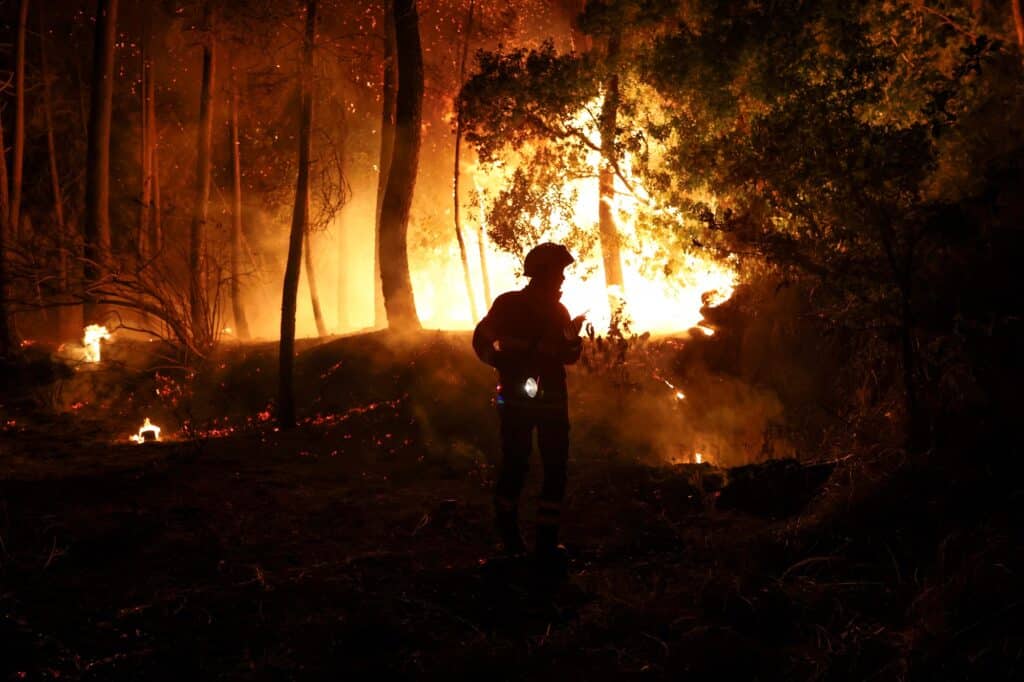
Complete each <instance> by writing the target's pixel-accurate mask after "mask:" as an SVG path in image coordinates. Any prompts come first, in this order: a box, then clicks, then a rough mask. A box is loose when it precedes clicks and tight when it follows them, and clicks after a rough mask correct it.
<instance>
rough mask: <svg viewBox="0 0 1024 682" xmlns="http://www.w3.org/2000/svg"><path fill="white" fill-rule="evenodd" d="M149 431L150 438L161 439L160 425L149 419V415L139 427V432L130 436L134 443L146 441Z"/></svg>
mask: <svg viewBox="0 0 1024 682" xmlns="http://www.w3.org/2000/svg"><path fill="white" fill-rule="evenodd" d="M147 433H149V434H151V435H150V436H149V437H148V439H149V440H153V441H158V440H160V427H159V426H157V425H156V424H154V423H153V422H151V421H149V417H146V419H145V421H143V422H142V426H141V427H139V432H138V433H137V434H132V435H131V436H129V437H128V438H129V440H131V441H132V442H133V443H145V442H146V440H147V436H146V434H147Z"/></svg>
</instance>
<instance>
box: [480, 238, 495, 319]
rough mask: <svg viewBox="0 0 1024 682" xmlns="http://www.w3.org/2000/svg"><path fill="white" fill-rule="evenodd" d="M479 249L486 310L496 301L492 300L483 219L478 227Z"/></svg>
mask: <svg viewBox="0 0 1024 682" xmlns="http://www.w3.org/2000/svg"><path fill="white" fill-rule="evenodd" d="M476 246H477V250H478V251H479V252H480V279H482V280H483V281H484V306H483V307H484V310H489V309H490V307H491V304H492V303H493V302H494V301H492V300H491V277H490V275H488V274H487V232H486V231H485V230H484V224H483V222H482V221H481V223H480V226H479V227H478V228H477V241H476Z"/></svg>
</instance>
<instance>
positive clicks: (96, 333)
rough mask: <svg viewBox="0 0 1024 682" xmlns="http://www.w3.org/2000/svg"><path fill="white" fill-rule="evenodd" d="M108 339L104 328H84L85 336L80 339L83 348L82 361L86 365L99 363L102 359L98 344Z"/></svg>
mask: <svg viewBox="0 0 1024 682" xmlns="http://www.w3.org/2000/svg"><path fill="white" fill-rule="evenodd" d="M109 339H110V332H109V331H107V328H106V327H104V326H102V325H98V324H90V325H89V326H88V327H86V328H85V335H84V336H83V337H82V345H83V346H84V347H85V349H84V350H85V353H84V355H83V357H82V361H83V362H88V363H97V362H99V361H100V359H101V357H102V355H101V349H100V342H101V341H107V340H109Z"/></svg>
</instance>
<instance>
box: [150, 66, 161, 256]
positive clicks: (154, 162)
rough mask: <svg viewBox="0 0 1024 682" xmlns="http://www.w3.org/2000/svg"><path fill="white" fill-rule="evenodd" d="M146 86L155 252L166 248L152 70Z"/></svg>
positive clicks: (152, 242)
mask: <svg viewBox="0 0 1024 682" xmlns="http://www.w3.org/2000/svg"><path fill="white" fill-rule="evenodd" d="M146 86H147V87H148V88H149V123H148V124H147V126H148V128H149V132H148V133H147V134H146V137H147V138H148V140H149V150H150V155H151V159H150V164H151V165H150V170H151V171H152V172H153V210H152V212H151V214H150V217H151V218H152V226H151V227H152V232H151V234H150V238H149V244H150V246H151V247H152V249H153V253H160V252H161V251H163V248H164V233H163V223H162V221H161V213H160V134H159V132H158V131H157V127H156V85H155V84H154V82H153V74H152V72H150V74H149V80H148V81H147V82H146Z"/></svg>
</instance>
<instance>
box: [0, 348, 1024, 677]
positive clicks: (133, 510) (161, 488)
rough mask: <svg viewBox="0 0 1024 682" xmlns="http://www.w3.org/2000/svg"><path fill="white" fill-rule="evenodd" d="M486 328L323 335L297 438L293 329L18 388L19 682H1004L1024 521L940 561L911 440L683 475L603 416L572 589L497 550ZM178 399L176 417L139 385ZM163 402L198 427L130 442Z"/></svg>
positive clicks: (12, 570) (4, 662)
mask: <svg viewBox="0 0 1024 682" xmlns="http://www.w3.org/2000/svg"><path fill="white" fill-rule="evenodd" d="M453 339H454V341H453ZM465 342H466V339H465V338H463V336H458V335H455V336H452V335H449V336H444V337H436V338H434V340H433V341H431V342H430V343H428V344H425V345H423V346H421V347H420V350H418V351H416V352H410V351H407V350H402V349H398V348H395V347H393V346H392V345H390V344H388V343H386V342H384V341H382V339H381V337H379V335H377V336H375V335H369V336H366V337H362V338H354V339H341V340H337V341H334V342H331V343H328V344H324V345H321V346H316V347H312V348H309V347H307V348H306V350H305V351H304V352H303V353H302V354H301V355H300V358H299V376H298V379H297V384H298V386H299V393H300V395H305V396H306V397H305V398H304V399H303V404H302V406H301V407H302V410H303V413H304V414H305V415H306V418H305V419H304V421H303V423H302V424H301V425H300V426H299V427H298V428H297V429H295V430H291V431H288V432H281V431H278V430H277V429H276V428H275V427H274V425H273V422H272V421H270V420H269V419H267V418H266V413H265V408H266V400H267V399H268V396H269V395H273V390H272V381H269V380H268V378H267V377H268V375H270V374H272V371H271V370H272V367H273V363H274V355H273V352H272V350H271V349H270V348H269V347H255V346H254V347H251V348H249V349H236V350H235V351H234V353H233V354H232V355H231V356H230V357H229V358H225V359H224V361H223V362H221V363H220V364H219V365H218V366H217V367H218V369H219V370H220V371H219V372H211V373H210V375H209V376H208V377H200V378H198V379H195V381H193V382H192V383H191V384H190V385H189V386H188V387H186V388H182V386H181V385H180V384H179V383H175V382H174V381H171V380H168V379H164V380H159V381H156V382H155V383H152V384H151V383H150V382H152V381H153V379H152V376H153V373H152V372H149V373H148V374H146V377H148V378H142V379H138V383H137V384H133V383H132V382H131V381H129V380H127V379H125V378H124V377H126V376H129V375H130V374H131V372H130V371H129V370H130V368H128V367H126V366H123V365H122V366H121V367H120V368H119V369H118V370H117V371H114V370H109V371H107V372H106V374H101V373H97V374H96V375H95V376H94V377H91V378H88V379H87V380H86V379H81V378H74V379H72V380H69V381H68V382H67V383H66V385H65V387H64V389H63V395H61V396H58V397H55V395H54V394H53V393H52V390H53V389H52V388H51V389H49V390H51V393H50V394H49V398H48V399H49V400H50V401H51V402H52V403H53V404H55V405H57V404H59V405H65V406H67V405H70V406H74V407H67V408H66V409H62V410H52V409H51V410H42V409H39V402H40V401H39V399H38V395H37V396H36V399H35V401H34V402H32V403H31V405H32V407H31V408H30V407H29V406H27V405H28V403H17V402H12V401H9V402H8V404H7V405H5V407H4V409H5V410H6V412H5V417H4V418H5V422H4V426H3V430H2V432H0V675H2V676H3V677H4V678H9V679H30V680H31V679H57V678H60V679H93V680H122V679H125V680H127V679H137V680H165V679H166V680H171V679H174V680H179V679H184V678H192V679H232V680H249V679H251V680H262V679H310V678H321V677H327V676H332V677H337V676H339V675H342V674H352V675H360V676H363V675H366V676H368V675H384V674H387V675H392V674H398V675H401V676H406V677H412V676H415V677H424V678H434V677H438V678H440V677H444V678H447V679H461V678H469V677H470V676H473V677H476V676H487V677H488V678H490V679H527V678H529V679H555V678H561V679H565V678H568V679H607V678H611V677H614V676H616V675H618V674H621V673H624V672H646V673H648V674H650V675H652V676H654V677H658V678H666V679H668V678H676V677H678V676H679V675H685V676H687V678H688V679H716V680H733V679H760V680H816V679H829V680H854V679H867V678H869V677H871V676H875V678H876V679H906V678H908V677H916V678H918V679H966V678H970V677H974V675H973V674H968V673H969V672H970V671H978V672H979V674H978V676H977V677H976V679H1000V678H1001V676H1002V675H1003V674H1004V673H1006V672H1007V671H1011V670H1016V668H1013V666H1014V665H1021V663H1020V662H1019V661H1020V660H1021V659H1020V651H1021V648H1022V647H1021V642H1022V641H1024V640H1022V638H1021V634H1020V626H1019V625H1008V623H1013V622H1015V621H1017V620H1019V616H1020V613H1019V611H1018V610H1017V605H1019V604H1020V601H1019V599H1020V597H1021V593H1022V591H1024V588H1022V586H1021V585H1020V584H1019V583H1020V581H1019V580H1017V579H1016V578H1015V576H1016V575H1019V573H1015V571H1018V570H1019V569H1020V568H1021V566H1022V562H1021V555H1020V547H1019V544H1018V543H1015V542H1013V541H1008V540H1007V541H1003V542H1002V543H1001V544H1000V542H999V541H998V538H1002V537H1003V535H1002V533H1003V531H1002V530H998V531H991V532H989V533H988V534H987V535H986V534H984V533H982V534H977V533H975V534H972V535H971V536H970V537H961V536H955V537H957V538H959V539H954V541H953V542H952V545H951V546H949V547H946V548H945V549H944V550H943V551H944V552H945V555H943V556H944V558H943V561H945V563H944V564H940V566H939V567H938V568H935V567H934V563H935V562H934V552H933V551H932V550H933V549H934V547H935V546H936V545H937V544H939V543H940V541H943V539H945V541H944V542H943V543H942V544H943V545H944V546H945V545H949V544H950V541H949V539H948V538H949V537H950V532H951V531H950V524H948V523H944V524H936V523H934V518H935V515H936V514H937V513H938V514H939V516H943V517H945V516H948V515H946V514H944V512H942V510H941V509H939V510H938V511H937V508H936V507H935V506H934V505H932V506H929V507H928V508H927V509H922V510H919V514H918V516H917V517H915V518H910V519H905V524H904V525H903V526H902V528H903V529H904V531H906V532H905V533H904V534H901V532H900V529H899V528H897V529H896V530H895V531H893V529H892V528H891V525H892V524H887V522H886V519H887V517H888V515H889V514H890V513H891V510H892V507H893V505H899V504H901V501H902V500H903V499H906V497H907V495H905V494H902V495H901V493H900V492H899V491H900V489H901V486H903V489H904V491H905V490H909V489H911V488H906V486H907V485H908V484H907V480H908V479H906V478H904V473H902V472H903V471H904V470H905V469H906V467H905V466H904V467H902V468H900V467H897V466H896V465H895V464H894V463H893V461H892V458H891V457H889V458H882V457H875V458H872V457H867V456H865V457H863V458H857V464H856V466H853V465H852V464H851V462H852V461H853V460H847V461H843V462H839V463H832V464H830V465H828V466H827V467H826V468H824V469H822V468H821V467H819V468H818V469H817V471H819V473H820V472H824V475H822V476H817V477H814V476H812V477H804V478H800V482H802V484H803V485H802V486H801V483H800V482H798V483H797V484H796V488H795V489H794V488H793V486H792V485H790V484H792V483H793V479H792V476H791V475H788V474H785V473H784V472H785V471H788V472H789V473H790V474H792V471H793V470H794V469H793V466H795V465H793V466H790V465H788V464H786V463H778V462H776V463H774V464H768V465H765V466H762V467H755V468H753V469H749V468H748V469H743V470H735V471H727V470H719V469H716V468H714V467H710V466H706V465H705V466H697V465H671V464H667V463H659V462H657V461H652V460H651V459H650V458H646V457H641V456H639V455H635V456H634V455H632V454H630V453H629V452H623V451H622V449H621V448H620V447H618V446H617V445H616V444H615V443H614V442H612V441H609V442H604V443H600V442H597V441H593V440H588V437H587V436H586V434H584V435H583V436H581V438H580V440H583V441H584V442H582V443H581V442H578V441H577V442H574V446H573V450H572V455H571V464H570V466H571V484H570V493H569V497H568V500H567V509H566V511H565V524H564V528H563V540H564V542H565V544H566V545H567V547H568V550H569V555H570V564H569V575H568V578H567V579H566V580H564V581H559V582H550V581H545V580H541V579H539V577H538V575H537V573H536V572H535V571H534V567H533V566H532V564H531V563H530V562H529V561H526V560H523V561H509V560H497V559H495V556H496V555H495V552H494V536H493V532H492V529H491V493H490V489H491V485H492V481H493V479H494V475H495V466H494V462H495V456H494V452H493V450H494V447H495V445H496V443H495V437H494V432H495V431H496V428H497V425H496V418H495V417H494V415H493V413H492V412H491V411H490V409H489V407H487V406H486V405H484V408H486V409H477V408H472V409H469V408H466V409H461V408H459V404H460V401H461V402H465V394H464V392H465V391H470V390H471V391H476V390H486V389H487V386H488V384H489V382H491V378H490V376H489V375H488V374H487V373H486V372H484V371H481V370H479V368H478V369H474V370H470V369H468V368H469V367H470V366H471V365H470V364H469V363H471V362H475V360H474V359H473V358H472V357H471V355H470V354H469V353H467V352H465V351H464V350H459V349H460V348H463V344H464V343H465ZM369 346H373V351H372V353H371V352H370V351H369V350H367V348H368V347H369ZM112 362H113V361H112ZM463 367H465V368H467V369H466V370H465V372H461V371H459V370H460V368H463ZM167 376H170V373H169V374H168V375H167ZM466 376H470V377H471V378H470V379H466V378H465V377H466ZM103 377H105V378H103ZM341 377H344V378H343V379H342V378H341ZM115 378H116V379H117V382H116V383H117V385H116V386H112V385H111V382H113V381H114V379H115ZM204 382H205V383H204ZM155 390H159V391H162V394H161V395H162V398H163V399H164V401H163V402H162V403H161V404H162V405H163V408H161V407H160V405H157V404H156V403H155V402H154V401H150V400H148V399H143V395H144V394H145V395H152V392H153V391H155ZM85 393H89V394H90V395H91V396H92V401H87V400H84V399H82V396H83V395H85ZM428 397H429V400H428V399H427V398H428ZM112 401H113V402H112ZM428 403H429V406H426V407H425V405H428ZM150 409H154V410H159V409H163V410H164V411H163V412H162V413H159V412H157V413H156V414H154V419H153V421H154V422H155V423H158V424H159V423H161V421H163V423H165V424H167V423H170V422H171V421H172V420H177V421H176V423H178V424H180V423H182V422H186V421H187V422H189V424H191V430H189V429H186V430H184V431H180V430H179V431H177V432H176V433H171V434H169V435H170V439H168V440H165V441H163V442H160V443H147V444H143V445H135V444H132V443H128V442H126V436H127V433H129V432H131V431H132V430H134V428H135V427H137V425H138V424H139V423H140V422H141V419H139V418H138V417H139V415H140V414H142V413H143V411H145V410H150ZM176 410H177V411H178V412H177V414H175V411H176ZM168 430H170V429H168ZM533 464H534V466H533V467H532V469H531V477H530V482H529V483H528V486H529V488H528V494H527V495H526V496H525V499H524V504H525V510H524V512H525V513H524V516H525V518H526V519H531V518H532V515H533V514H532V499H533V498H532V495H531V494H529V492H534V491H536V489H537V486H538V483H539V477H540V472H539V469H540V467H539V466H538V464H537V460H536V459H534V460H533ZM799 470H800V471H807V469H806V468H804V467H803V466H801V467H800V468H799ZM780 472H782V473H781V475H782V476H783V479H785V481H788V483H785V486H789V487H788V488H786V489H783V488H781V487H780V485H783V484H781V483H780V480H781V479H779V478H778V476H779V475H780ZM829 474H830V475H829ZM787 475H788V476H789V477H788V478H787ZM825 476H828V478H827V480H825ZM773 477H774V478H773ZM727 481H732V482H733V483H732V485H733V487H732V488H731V489H730V488H728V487H727V488H726V489H724V490H721V492H720V493H719V489H720V488H721V486H722V484H723V483H724V482H727ZM743 481H746V482H747V483H746V485H745V487H744V485H740V484H741V483H742V482H743ZM751 481H753V485H751ZM865 481H869V482H870V484H868V483H865ZM883 486H884V491H885V492H884V495H882V497H883V498H884V500H885V501H884V502H882V503H879V501H878V499H879V496H878V495H877V494H876V491H877V490H879V489H882V487H883ZM730 490H731V494H730ZM766 491H767V492H766ZM1012 494H1014V495H1017V496H1018V497H1015V498H1013V499H1016V500H1017V501H1018V502H1019V501H1020V497H1019V495H1020V493H1019V491H1017V492H1014V493H1012ZM728 499H731V503H730V504H728V505H726V504H723V502H724V501H727V500H728ZM794 499H798V503H797V504H794V503H793V500H794ZM772 500H777V501H779V504H778V505H775V504H773V502H772ZM724 507H729V508H728V509H726V508H724ZM1015 518H1016V520H1015V521H1014V522H1013V523H1019V512H1018V516H1017V517H1015ZM524 525H525V526H526V529H527V534H528V535H529V523H526V524H524ZM925 525H927V526H928V527H929V528H931V531H930V533H931V534H930V535H927V534H922V533H920V532H918V531H919V530H920V527H922V526H925ZM932 526H934V528H932ZM965 527H969V525H968V526H965ZM1010 527H1014V526H1012V525H1011V526H1010ZM907 535H911V536H913V537H912V538H910V539H908V538H907V537H906V536H907ZM924 535H927V537H924ZM964 535H966V533H965V534H964ZM980 535H984V537H985V538H987V540H986V541H985V542H980V541H978V540H977V538H978V537H979V536H980ZM901 537H902V538H903V539H902V540H900V539H899V538H901ZM993 538H996V539H993ZM975 542H979V543H980V544H979V545H978V546H977V547H976V546H975V544H972V543H975ZM958 543H959V544H958ZM919 545H920V546H919ZM925 555H927V559H923V560H922V559H921V557H922V556H925ZM979 556H981V557H983V559H984V560H983V561H982V560H980V559H978V557H979ZM951 557H952V558H951ZM955 557H961V558H960V559H956V558H955ZM953 561H962V562H968V563H970V562H972V561H973V562H974V563H971V564H970V565H971V566H974V569H972V570H973V571H974V572H973V573H971V574H970V576H969V579H964V580H960V579H959V578H957V580H958V582H956V590H957V591H956V592H955V594H954V595H953V596H952V597H951V596H950V594H951V592H950V591H951V590H952V589H953V588H951V587H950V582H951V580H952V579H948V577H944V575H945V574H944V573H943V571H945V572H946V573H949V574H953V573H955V574H956V575H957V576H962V575H964V573H963V571H960V572H957V571H956V570H954V568H951V566H952V564H951V563H950V562H953ZM918 565H923V566H926V567H932V568H931V569H930V570H931V573H930V574H929V573H919V572H918V571H917V570H916V568H915V567H916V566H918ZM993 566H1002V568H1001V569H1000V568H993ZM972 590H973V591H972ZM936 595H940V597H941V598H940V597H937V596H936ZM979 595H980V596H979ZM985 599H989V601H990V602H991V603H989V602H986V601H985ZM936 600H938V603H934V602H936ZM950 600H955V601H956V602H957V604H958V603H959V601H960V600H968V601H971V604H972V606H971V607H964V608H967V609H968V611H969V612H964V613H961V611H962V609H960V607H959V606H956V605H955V604H953V605H950V604H949V603H948V602H949V601H950ZM936 611H939V612H941V613H940V614H939V615H936ZM986 614H987V615H986ZM993 614H994V615H993ZM961 621H962V622H964V623H966V625H964V626H961V625H959V623H960V622H961ZM936 623H937V625H936ZM1014 661H1017V663H1014ZM908 672H909V673H913V674H908ZM1007 679H1008V678H1007Z"/></svg>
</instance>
